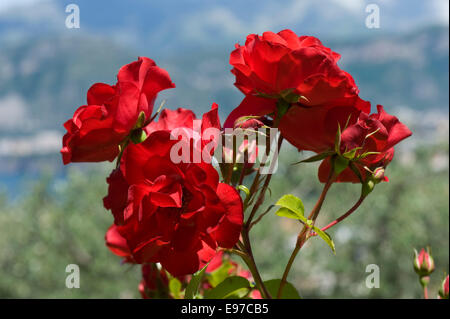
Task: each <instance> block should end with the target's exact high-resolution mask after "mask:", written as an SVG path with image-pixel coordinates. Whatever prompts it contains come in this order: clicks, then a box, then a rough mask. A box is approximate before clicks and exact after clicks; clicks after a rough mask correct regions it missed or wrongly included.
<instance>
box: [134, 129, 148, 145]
mask: <svg viewBox="0 0 450 319" xmlns="http://www.w3.org/2000/svg"><path fill="white" fill-rule="evenodd" d="M146 138H147V134H146V133H145V131H144V130H143V129H137V130H134V131H132V132H131V135H130V139H131V141H132V142H133V143H134V144H139V143H142V142H143V141H145V139H146Z"/></svg>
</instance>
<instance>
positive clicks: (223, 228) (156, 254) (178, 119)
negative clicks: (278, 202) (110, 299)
mask: <svg viewBox="0 0 450 319" xmlns="http://www.w3.org/2000/svg"><path fill="white" fill-rule="evenodd" d="M211 112H212V113H209V112H208V113H207V114H206V116H204V118H203V121H202V129H207V128H208V127H209V126H210V125H216V124H217V123H218V118H216V117H215V116H214V114H217V109H216V108H215V109H213V111H211ZM189 114H191V115H192V113H191V112H190V111H187V110H182V109H179V110H177V111H175V112H172V111H166V112H164V113H163V114H162V117H161V119H160V120H159V122H162V123H159V124H158V123H154V124H151V125H150V127H148V128H146V129H147V131H148V132H149V133H150V135H149V136H148V138H147V139H146V140H145V141H144V142H143V143H141V144H138V145H133V144H131V145H129V146H128V147H127V149H126V150H125V152H124V154H123V157H122V161H121V165H120V171H119V172H120V174H122V176H121V177H118V176H116V174H119V173H118V172H113V173H112V174H111V176H110V178H109V179H108V182H109V183H110V187H109V194H108V196H107V197H106V198H105V199H104V202H105V207H107V208H109V209H111V210H112V212H113V214H114V217H115V223H116V225H117V230H118V232H119V233H120V234H121V235H122V236H123V237H124V238H125V239H126V242H127V245H128V247H129V249H130V251H131V255H132V256H133V258H134V260H135V261H136V262H137V263H146V262H159V263H161V265H162V266H163V268H165V269H166V270H167V271H168V272H170V273H171V274H172V275H174V276H180V275H185V274H191V273H194V272H196V271H197V270H199V269H200V268H201V267H202V266H203V265H204V264H205V263H207V262H208V261H209V260H210V259H212V258H213V256H214V254H215V251H216V248H217V246H220V247H225V248H232V247H233V246H234V245H235V243H236V242H237V240H238V239H239V234H240V231H241V228H242V223H243V211H242V209H243V208H242V201H241V198H240V196H239V194H238V192H237V191H236V190H235V189H234V188H233V187H231V186H229V185H226V184H223V183H219V175H218V173H217V171H216V170H215V169H214V168H213V166H212V165H210V164H207V163H204V162H201V163H183V162H181V163H174V162H173V161H172V160H171V157H170V155H171V148H172V147H173V146H174V145H175V144H177V143H183V142H185V143H189V142H186V141H178V140H173V139H171V135H170V130H168V129H172V128H173V126H177V125H178V123H184V124H185V123H186V119H189V118H190V117H191V115H189ZM187 122H190V120H188V121H187ZM185 125H188V124H185ZM158 127H164V129H163V130H153V129H154V128H158ZM165 128H168V129H165ZM120 174H119V175H120ZM124 183H127V184H128V191H127V198H126V200H116V198H115V196H116V195H115V193H116V192H115V190H116V189H121V188H122V186H123V185H124ZM114 184H117V185H114ZM180 261H182V262H180Z"/></svg>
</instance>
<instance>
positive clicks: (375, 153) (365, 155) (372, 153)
mask: <svg viewBox="0 0 450 319" xmlns="http://www.w3.org/2000/svg"><path fill="white" fill-rule="evenodd" d="M378 154H381V153H380V152H366V153H364V154H361V155H360V156H359V157H358V159H364V158H366V157H367V156H369V155H378Z"/></svg>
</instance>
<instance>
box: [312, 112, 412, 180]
mask: <svg viewBox="0 0 450 319" xmlns="http://www.w3.org/2000/svg"><path fill="white" fill-rule="evenodd" d="M377 110H378V113H377V114H371V115H369V114H367V113H364V112H361V113H360V115H359V117H358V119H357V121H356V122H355V123H354V124H351V125H349V126H348V127H347V128H345V129H344V130H343V131H342V133H341V145H340V152H341V153H345V152H348V151H351V150H355V149H356V150H355V155H356V156H359V155H362V154H365V153H368V152H370V153H373V154H371V155H368V156H366V157H363V158H361V159H359V160H357V161H355V162H354V164H355V166H356V168H357V169H358V170H359V172H360V174H361V177H362V179H363V180H365V178H366V176H367V174H368V173H369V172H368V171H367V169H369V170H371V171H373V172H375V171H376V170H377V169H379V168H383V169H384V168H385V167H386V166H387V165H388V164H389V163H390V162H391V161H392V158H393V157H394V146H395V145H396V144H398V143H399V142H401V141H402V140H404V139H405V138H407V137H409V136H411V134H412V133H411V131H410V130H409V129H408V127H407V126H406V125H405V124H403V123H401V122H400V121H399V120H398V118H397V117H395V116H393V115H390V114H388V113H386V112H385V111H384V108H383V106H381V105H378V106H377ZM329 147H330V148H333V147H334V140H332V139H330V140H329ZM330 170H331V165H330V159H329V158H327V159H325V160H324V161H323V162H322V164H321V165H320V167H319V180H320V181H321V182H326V181H327V179H328V176H329V174H330ZM382 175H383V176H380V178H381V179H382V180H384V181H388V179H387V178H386V177H384V174H382ZM337 182H353V183H358V182H360V180H359V178H358V176H357V175H356V174H355V173H354V172H353V171H352V170H351V169H350V168H347V169H345V170H344V171H343V172H342V173H340V174H339V176H338V178H337Z"/></svg>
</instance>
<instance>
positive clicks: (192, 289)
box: [184, 264, 208, 299]
mask: <svg viewBox="0 0 450 319" xmlns="http://www.w3.org/2000/svg"><path fill="white" fill-rule="evenodd" d="M206 267H208V264H206V265H205V267H203V268H202V269H201V270H199V271H197V272H196V273H195V274H193V275H192V278H191V281H189V284H188V285H187V287H186V291H185V293H184V299H194V297H195V296H196V295H197V293H198V287H200V283H201V281H202V278H203V275H204V274H205V270H206Z"/></svg>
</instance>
